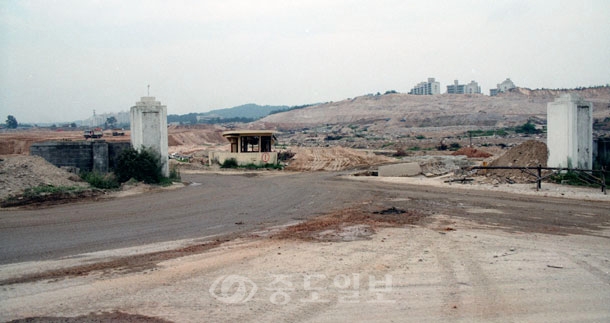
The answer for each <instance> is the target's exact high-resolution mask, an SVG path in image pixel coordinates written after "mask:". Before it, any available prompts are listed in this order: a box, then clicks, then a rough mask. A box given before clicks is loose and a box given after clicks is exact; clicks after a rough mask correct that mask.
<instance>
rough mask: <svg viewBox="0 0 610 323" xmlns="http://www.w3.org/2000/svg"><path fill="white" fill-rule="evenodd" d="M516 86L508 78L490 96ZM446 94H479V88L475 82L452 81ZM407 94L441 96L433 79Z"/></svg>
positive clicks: (420, 84) (416, 86)
mask: <svg viewBox="0 0 610 323" xmlns="http://www.w3.org/2000/svg"><path fill="white" fill-rule="evenodd" d="M515 87H516V86H515V84H514V83H513V81H511V80H510V79H509V78H507V79H506V80H504V82H502V83H500V84H498V85H497V87H496V88H495V89H490V90H489V95H490V96H495V95H497V94H498V93H500V92H506V91H508V90H510V89H514V88H515ZM447 93H448V94H481V87H480V86H479V84H478V83H477V82H475V81H470V83H468V84H459V82H458V80H455V81H453V84H451V85H447ZM409 94H415V95H436V94H441V84H440V83H439V82H437V81H436V80H435V79H434V78H433V77H430V78H428V81H427V82H420V83H418V84H417V85H415V86H414V87H413V88H412V89H411V91H409Z"/></svg>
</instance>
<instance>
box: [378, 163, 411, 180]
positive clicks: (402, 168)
mask: <svg viewBox="0 0 610 323" xmlns="http://www.w3.org/2000/svg"><path fill="white" fill-rule="evenodd" d="M419 174H421V167H420V166H419V164H418V163H401V164H393V165H384V166H379V169H378V176H381V177H406V176H417V175H419Z"/></svg>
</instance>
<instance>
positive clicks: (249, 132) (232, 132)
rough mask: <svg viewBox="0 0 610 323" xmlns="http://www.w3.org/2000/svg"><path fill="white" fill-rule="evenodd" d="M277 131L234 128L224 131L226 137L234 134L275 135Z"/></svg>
mask: <svg viewBox="0 0 610 323" xmlns="http://www.w3.org/2000/svg"><path fill="white" fill-rule="evenodd" d="M274 133H275V131H270V130H234V131H225V132H223V133H222V135H223V136H224V137H233V136H273V134H274Z"/></svg>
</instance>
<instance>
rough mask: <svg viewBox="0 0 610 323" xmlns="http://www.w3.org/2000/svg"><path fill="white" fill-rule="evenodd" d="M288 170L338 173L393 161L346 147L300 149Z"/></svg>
mask: <svg viewBox="0 0 610 323" xmlns="http://www.w3.org/2000/svg"><path fill="white" fill-rule="evenodd" d="M295 152H296V154H295V156H294V157H293V158H292V159H291V161H290V163H289V164H288V166H287V167H286V170H293V171H324V170H326V171H338V170H343V169H349V168H355V167H360V166H369V165H377V164H382V163H386V162H389V161H391V160H392V159H390V158H388V157H384V156H377V155H375V154H373V153H368V152H364V151H358V150H354V149H350V148H344V147H332V148H298V149H297V150H296V151H295Z"/></svg>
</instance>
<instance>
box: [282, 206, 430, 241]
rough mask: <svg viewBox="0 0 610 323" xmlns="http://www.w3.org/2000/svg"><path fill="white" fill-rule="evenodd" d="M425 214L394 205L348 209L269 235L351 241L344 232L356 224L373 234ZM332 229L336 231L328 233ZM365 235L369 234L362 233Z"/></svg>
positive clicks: (313, 239) (411, 221)
mask: <svg viewBox="0 0 610 323" xmlns="http://www.w3.org/2000/svg"><path fill="white" fill-rule="evenodd" d="M424 217H425V215H424V214H423V213H421V212H419V211H416V210H401V209H397V208H395V207H391V208H389V209H384V210H378V211H370V210H362V209H355V208H347V209H343V210H340V211H337V212H334V213H331V214H327V215H323V216H320V217H316V218H314V219H312V220H309V221H306V222H303V223H299V224H297V225H293V226H290V227H288V228H286V229H285V230H284V231H282V232H280V233H278V234H276V235H273V236H271V238H279V239H301V240H306V241H352V240H357V239H354V237H345V234H343V233H345V232H346V231H351V230H352V229H353V228H355V227H358V226H360V227H361V228H362V229H360V230H359V231H362V230H364V231H368V230H371V232H372V233H374V232H375V229H376V228H378V227H399V226H404V225H410V224H416V223H418V222H419V221H420V220H421V219H422V218H424ZM331 231H332V232H334V233H335V234H329V232H331ZM348 234H349V232H348ZM368 235H370V234H365V235H364V236H368Z"/></svg>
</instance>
